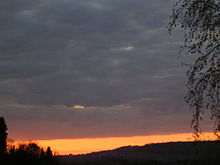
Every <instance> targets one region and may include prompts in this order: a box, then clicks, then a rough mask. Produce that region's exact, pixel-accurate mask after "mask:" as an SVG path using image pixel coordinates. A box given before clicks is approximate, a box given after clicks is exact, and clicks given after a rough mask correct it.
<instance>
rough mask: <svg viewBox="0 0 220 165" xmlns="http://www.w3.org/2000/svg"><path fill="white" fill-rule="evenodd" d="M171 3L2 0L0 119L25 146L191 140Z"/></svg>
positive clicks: (154, 0)
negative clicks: (172, 136) (180, 136)
mask: <svg viewBox="0 0 220 165" xmlns="http://www.w3.org/2000/svg"><path fill="white" fill-rule="evenodd" d="M173 3H174V1H173V0H34V1H30V0H19V1H17V0H10V1H1V2H0V116H4V117H5V118H6V120H7V123H8V127H9V133H10V136H11V137H13V138H15V139H18V140H27V139H59V138H82V137H83V138H88V137H122V136H141V135H153V134H167V133H181V132H191V131H192V130H191V128H190V120H191V112H190V110H189V109H188V107H187V106H186V105H185V103H184V99H183V98H184V95H185V93H186V87H185V70H186V68H184V67H181V63H182V62H185V61H187V57H185V56H184V55H178V50H179V47H180V45H181V42H182V40H183V38H182V35H181V33H174V34H173V35H169V34H168V31H167V28H166V26H167V24H168V21H169V16H170V13H171V7H172V4H173Z"/></svg>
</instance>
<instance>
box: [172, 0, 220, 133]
mask: <svg viewBox="0 0 220 165" xmlns="http://www.w3.org/2000/svg"><path fill="white" fill-rule="evenodd" d="M176 27H181V28H182V29H183V30H184V33H185V35H184V36H185V42H184V43H185V44H184V46H183V50H186V51H187V54H191V55H195V56H196V60H195V61H194V63H193V64H190V65H189V69H188V71H187V78H188V81H187V87H188V94H187V95H186V97H185V101H186V102H187V103H188V104H189V105H190V107H191V108H192V109H193V117H192V127H193V128H194V130H195V133H196V135H199V133H200V132H201V128H200V121H201V120H202V118H203V114H204V112H205V111H206V110H209V111H210V112H211V115H212V116H211V119H212V120H214V132H215V133H216V135H218V133H219V131H220V96H219V94H220V50H219V48H220V3H219V0H178V1H177V2H176V4H175V5H174V7H173V13H172V16H171V20H170V23H169V26H168V29H169V31H170V32H171V31H172V30H173V29H175V28H176Z"/></svg>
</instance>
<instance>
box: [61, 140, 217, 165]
mask: <svg viewBox="0 0 220 165" xmlns="http://www.w3.org/2000/svg"><path fill="white" fill-rule="evenodd" d="M219 156H220V141H201V142H170V143H160V144H148V145H144V146H125V147H120V148H117V149H114V150H108V151H101V152H94V153H90V154H84V155H65V156H59V159H61V160H62V161H65V162H68V163H74V164H103V163H104V164H119V165H120V164H138V163H137V162H139V164H204V163H205V162H209V163H208V164H210V165H212V164H213V165H214V164H219V162H220V158H218V157H219ZM129 162H130V163H129ZM131 162H132V163H131Z"/></svg>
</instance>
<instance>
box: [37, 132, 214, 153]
mask: <svg viewBox="0 0 220 165" xmlns="http://www.w3.org/2000/svg"><path fill="white" fill-rule="evenodd" d="M201 139H202V140H214V139H215V137H214V135H213V133H204V134H203V135H202V136H201ZM193 140H194V138H193V136H192V133H183V134H170V135H151V136H134V137H110V138H82V139H58V140H39V141H37V142H38V144H40V145H41V146H45V147H47V146H50V147H51V148H52V149H53V150H54V151H55V152H56V154H59V155H63V154H85V153H90V152H96V151H102V150H111V149H115V148H118V147H122V146H128V145H145V144H150V143H162V142H176V141H193Z"/></svg>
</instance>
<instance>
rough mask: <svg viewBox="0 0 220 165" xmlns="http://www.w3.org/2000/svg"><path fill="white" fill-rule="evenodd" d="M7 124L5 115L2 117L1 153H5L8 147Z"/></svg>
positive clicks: (0, 118) (0, 125) (0, 133)
mask: <svg viewBox="0 0 220 165" xmlns="http://www.w3.org/2000/svg"><path fill="white" fill-rule="evenodd" d="M7 129H8V128H7V124H6V122H5V119H4V118H3V117H0V155H2V154H5V152H6V149H7V136H8V133H7Z"/></svg>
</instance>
